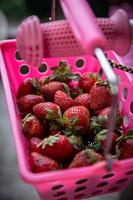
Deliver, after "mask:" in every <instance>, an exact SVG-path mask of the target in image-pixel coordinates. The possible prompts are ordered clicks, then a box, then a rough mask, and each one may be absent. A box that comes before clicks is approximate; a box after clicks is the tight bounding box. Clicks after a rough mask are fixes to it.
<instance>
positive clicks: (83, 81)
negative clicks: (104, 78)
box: [78, 73, 100, 93]
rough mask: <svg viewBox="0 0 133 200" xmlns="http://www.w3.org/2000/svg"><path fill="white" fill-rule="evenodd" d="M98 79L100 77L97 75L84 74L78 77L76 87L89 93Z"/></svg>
mask: <svg viewBox="0 0 133 200" xmlns="http://www.w3.org/2000/svg"><path fill="white" fill-rule="evenodd" d="M99 79H100V77H99V75H98V74H97V73H84V74H82V75H81V76H80V78H79V82H78V85H79V87H80V88H82V90H83V92H85V93H89V92H90V89H91V87H92V86H93V85H94V83H95V82H96V81H98V80H99Z"/></svg>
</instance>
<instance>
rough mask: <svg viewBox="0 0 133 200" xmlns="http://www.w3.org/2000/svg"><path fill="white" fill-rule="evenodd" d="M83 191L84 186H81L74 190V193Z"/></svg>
mask: <svg viewBox="0 0 133 200" xmlns="http://www.w3.org/2000/svg"><path fill="white" fill-rule="evenodd" d="M85 189H86V186H81V187H78V188H76V190H75V192H80V191H82V190H85Z"/></svg>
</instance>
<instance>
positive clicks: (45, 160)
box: [29, 152, 59, 173]
mask: <svg viewBox="0 0 133 200" xmlns="http://www.w3.org/2000/svg"><path fill="white" fill-rule="evenodd" d="M29 163H30V166H31V170H32V171H33V172H35V173H39V172H46V171H55V170H58V169H59V165H58V163H57V162H56V161H55V160H53V159H51V158H49V157H46V156H44V155H41V154H39V153H37V152H32V153H31V154H30V157H29Z"/></svg>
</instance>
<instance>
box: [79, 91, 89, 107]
mask: <svg viewBox="0 0 133 200" xmlns="http://www.w3.org/2000/svg"><path fill="white" fill-rule="evenodd" d="M75 104H76V105H77V106H85V107H86V108H90V95H89V94H88V93H83V94H80V95H79V96H77V97H76V98H75Z"/></svg>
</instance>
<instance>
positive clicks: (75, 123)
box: [63, 106, 90, 133]
mask: <svg viewBox="0 0 133 200" xmlns="http://www.w3.org/2000/svg"><path fill="white" fill-rule="evenodd" d="M63 118H64V119H65V120H66V125H68V126H70V127H71V128H72V129H74V130H77V131H80V132H81V133H84V132H85V131H86V130H88V128H89V125H90V113H89V110H88V109H87V108H86V107H84V106H73V107H71V108H69V109H67V110H66V111H65V112H64V114H63Z"/></svg>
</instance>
